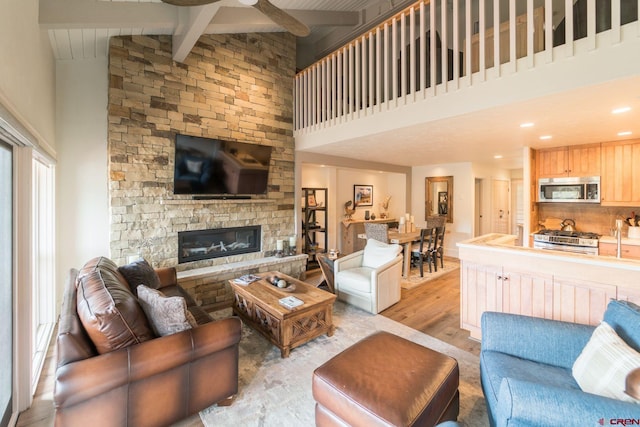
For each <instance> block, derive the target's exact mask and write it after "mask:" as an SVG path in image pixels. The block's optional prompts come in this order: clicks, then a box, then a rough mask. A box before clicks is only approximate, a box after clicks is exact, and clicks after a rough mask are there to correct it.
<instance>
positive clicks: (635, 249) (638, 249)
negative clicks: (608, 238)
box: [598, 242, 640, 259]
mask: <svg viewBox="0 0 640 427" xmlns="http://www.w3.org/2000/svg"><path fill="white" fill-rule="evenodd" d="M617 252H618V245H617V244H616V243H608V242H607V243H604V242H600V243H599V244H598V253H599V255H608V256H616V255H617ZM620 252H621V254H620V256H621V257H622V258H628V259H640V246H637V245H625V244H622V245H620Z"/></svg>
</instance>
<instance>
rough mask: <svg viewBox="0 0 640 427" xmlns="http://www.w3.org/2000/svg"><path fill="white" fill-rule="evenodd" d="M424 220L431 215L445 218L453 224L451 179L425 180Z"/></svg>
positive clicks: (432, 178) (433, 178) (441, 177)
mask: <svg viewBox="0 0 640 427" xmlns="http://www.w3.org/2000/svg"><path fill="white" fill-rule="evenodd" d="M424 204H425V209H424V219H425V220H426V219H427V218H428V217H430V216H433V215H440V216H445V217H446V218H447V222H453V177H452V176H430V177H427V178H425V195H424Z"/></svg>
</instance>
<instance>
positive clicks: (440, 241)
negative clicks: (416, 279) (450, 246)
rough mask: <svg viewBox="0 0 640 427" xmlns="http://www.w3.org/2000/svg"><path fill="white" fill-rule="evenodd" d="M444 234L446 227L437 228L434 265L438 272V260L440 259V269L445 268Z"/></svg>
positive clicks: (433, 256)
mask: <svg viewBox="0 0 640 427" xmlns="http://www.w3.org/2000/svg"><path fill="white" fill-rule="evenodd" d="M444 232H445V226H444V225H443V226H441V227H436V228H435V237H434V245H433V249H432V252H433V255H432V258H433V264H434V266H435V268H436V271H438V259H440V267H442V268H444Z"/></svg>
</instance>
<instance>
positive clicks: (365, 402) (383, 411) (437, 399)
mask: <svg viewBox="0 0 640 427" xmlns="http://www.w3.org/2000/svg"><path fill="white" fill-rule="evenodd" d="M458 381H459V371H458V362H457V361H456V360H455V359H453V358H452V357H449V356H445V355H444V354H441V353H438V352H437V351H433V350H430V349H428V348H426V347H423V346H421V345H418V344H416V343H413V342H411V341H408V340H406V339H404V338H401V337H398V336H396V335H393V334H390V333H388V332H383V331H382V332H377V333H375V334H373V335H370V336H368V337H367V338H364V339H363V340H361V341H359V342H357V343H356V344H354V345H352V346H351V347H349V348H347V349H346V350H344V351H343V352H341V353H339V354H337V355H336V356H335V357H333V358H332V359H330V360H329V361H327V362H326V363H325V364H324V365H322V366H320V367H319V368H317V369H316V370H315V371H314V372H313V384H312V390H313V397H314V399H315V401H316V425H317V426H346V425H349V426H367V427H369V426H434V425H436V424H438V423H440V422H443V421H455V420H456V419H457V418H458V411H459V403H460V402H459V393H458Z"/></svg>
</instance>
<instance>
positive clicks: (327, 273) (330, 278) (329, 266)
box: [318, 254, 344, 294]
mask: <svg viewBox="0 0 640 427" xmlns="http://www.w3.org/2000/svg"><path fill="white" fill-rule="evenodd" d="M341 256H344V255H338V258H340V257H341ZM336 259H337V258H329V255H327V254H322V255H318V264H319V265H320V270H321V271H322V276H323V277H324V281H325V282H326V284H327V287H328V288H329V291H330V292H331V293H333V294H335V293H336V289H335V286H334V283H335V274H334V271H333V263H334V261H335V260H336Z"/></svg>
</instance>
